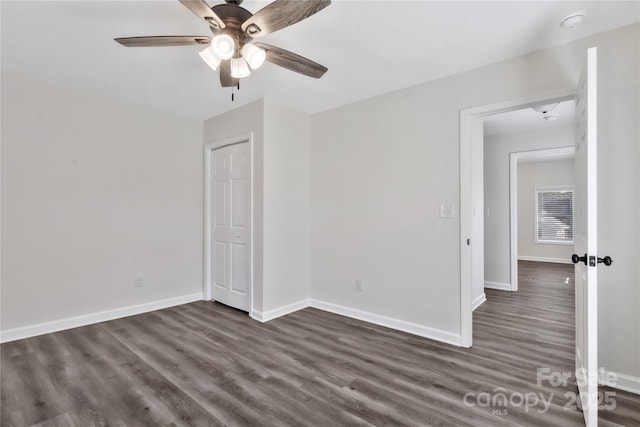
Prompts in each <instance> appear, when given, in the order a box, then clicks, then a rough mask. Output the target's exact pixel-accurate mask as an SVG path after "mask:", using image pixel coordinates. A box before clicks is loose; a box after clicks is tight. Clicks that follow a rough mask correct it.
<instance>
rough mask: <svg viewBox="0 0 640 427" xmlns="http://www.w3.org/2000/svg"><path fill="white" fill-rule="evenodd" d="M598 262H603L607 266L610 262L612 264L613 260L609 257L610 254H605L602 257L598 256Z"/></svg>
mask: <svg viewBox="0 0 640 427" xmlns="http://www.w3.org/2000/svg"><path fill="white" fill-rule="evenodd" d="M600 263H603V264H604V265H606V266H607V267H608V266H610V265H611V264H613V260H612V259H611V257H610V256H606V257H604V258H598V264H600Z"/></svg>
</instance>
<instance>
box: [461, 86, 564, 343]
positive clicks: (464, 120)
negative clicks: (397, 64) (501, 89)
mask: <svg viewBox="0 0 640 427" xmlns="http://www.w3.org/2000/svg"><path fill="white" fill-rule="evenodd" d="M574 98H575V91H574V90H563V91H558V92H553V93H547V94H543V95H539V96H532V97H527V98H523V99H519V100H512V101H507V102H503V103H498V104H490V105H484V106H480V107H474V108H469V109H463V110H461V111H460V238H461V241H460V263H461V266H460V267H461V268H460V280H461V298H460V302H461V307H460V308H461V311H460V316H461V319H460V320H461V340H460V341H461V346H462V347H471V345H472V336H473V320H472V303H473V299H474V298H473V290H478V289H482V290H483V289H484V271H482V274H481V275H480V274H477V272H478V271H479V270H480V268H479V267H482V269H484V229H483V227H478V224H483V225H484V217H485V215H486V214H487V213H486V211H485V209H484V197H483V196H479V195H483V194H484V184H483V180H482V179H477V178H478V176H482V171H483V170H484V163H483V157H484V156H483V155H482V148H479V147H483V141H484V126H483V122H484V120H485V119H486V118H488V117H490V116H493V115H497V114H500V113H507V112H512V111H517V110H524V109H528V108H531V107H533V106H536V105H541V104H549V103H560V102H563V101H570V100H573V99H574ZM478 153H480V155H478ZM507 161H508V160H507ZM490 215H491V212H489V216H490ZM507 220H508V219H507ZM507 236H509V235H507ZM474 243H475V246H474ZM509 244H510V243H509ZM478 246H480V248H478ZM507 247H510V246H507ZM472 264H473V266H472ZM474 266H475V269H474V268H473V267H474ZM516 268H517V267H516ZM474 272H475V273H474ZM514 273H515V274H517V270H516V271H515V272H514ZM511 277H512V272H511V271H510V272H509V279H507V280H509V282H510V283H511V282H512V280H511ZM515 282H516V283H517V279H516V280H515Z"/></svg>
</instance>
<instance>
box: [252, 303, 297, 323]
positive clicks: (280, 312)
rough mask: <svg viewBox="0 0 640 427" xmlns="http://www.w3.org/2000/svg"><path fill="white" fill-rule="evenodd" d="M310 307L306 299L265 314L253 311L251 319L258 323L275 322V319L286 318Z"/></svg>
mask: <svg viewBox="0 0 640 427" xmlns="http://www.w3.org/2000/svg"><path fill="white" fill-rule="evenodd" d="M307 307H309V299H308V298H307V299H304V300H301V301H297V302H294V303H292V304H287V305H284V306H282V307H278V308H275V309H273V310H269V311H265V312H264V313H263V312H261V311H257V310H253V311H252V312H251V318H252V319H255V320H257V321H258V322H262V323H264V322H268V321H269V320H273V319H275V318H278V317H281V316H285V315H287V314H289V313H293V312H294V311H298V310H302V309H303V308H307Z"/></svg>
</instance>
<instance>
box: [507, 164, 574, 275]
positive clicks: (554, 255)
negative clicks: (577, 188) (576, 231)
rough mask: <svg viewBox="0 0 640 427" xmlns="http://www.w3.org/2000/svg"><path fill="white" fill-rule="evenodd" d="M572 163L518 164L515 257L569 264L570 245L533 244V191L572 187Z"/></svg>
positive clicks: (534, 217)
mask: <svg viewBox="0 0 640 427" xmlns="http://www.w3.org/2000/svg"><path fill="white" fill-rule="evenodd" d="M573 169H574V160H573V159H568V160H556V161H545V162H530V163H519V164H518V179H517V181H518V190H517V191H518V196H517V200H518V258H519V259H520V258H522V259H531V260H540V261H549V262H554V261H559V262H564V263H570V262H571V261H570V260H571V255H572V254H573V252H574V251H573V248H574V245H563V244H549V243H536V239H535V237H536V232H535V228H536V215H535V193H534V192H535V188H536V187H550V186H560V187H572V186H573V183H574V177H573Z"/></svg>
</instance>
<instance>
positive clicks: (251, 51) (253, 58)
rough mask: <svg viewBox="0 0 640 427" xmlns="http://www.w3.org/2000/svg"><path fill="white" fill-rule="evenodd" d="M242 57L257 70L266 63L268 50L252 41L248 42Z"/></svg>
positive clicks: (243, 48) (243, 49)
mask: <svg viewBox="0 0 640 427" xmlns="http://www.w3.org/2000/svg"><path fill="white" fill-rule="evenodd" d="M242 57H243V58H244V59H245V60H246V61H247V63H248V64H249V67H251V69H252V70H257V69H258V68H260V67H261V66H262V64H264V60H265V59H266V58H267V52H266V51H265V50H264V49H260V48H259V47H258V46H255V45H253V44H251V43H247V44H245V45H244V46H243V47H242Z"/></svg>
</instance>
